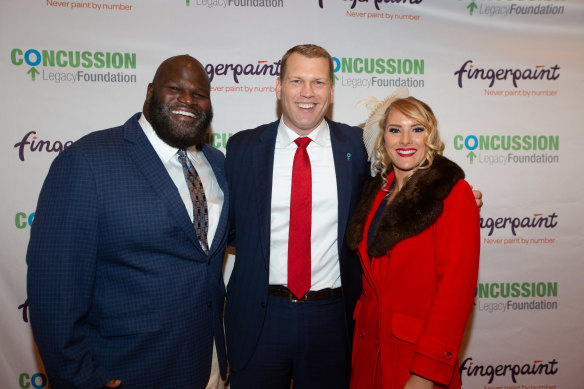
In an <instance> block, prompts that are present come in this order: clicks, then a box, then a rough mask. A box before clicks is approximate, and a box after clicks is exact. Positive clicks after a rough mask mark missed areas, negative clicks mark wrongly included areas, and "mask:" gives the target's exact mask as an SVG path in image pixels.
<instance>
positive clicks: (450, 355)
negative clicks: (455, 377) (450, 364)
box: [444, 351, 452, 360]
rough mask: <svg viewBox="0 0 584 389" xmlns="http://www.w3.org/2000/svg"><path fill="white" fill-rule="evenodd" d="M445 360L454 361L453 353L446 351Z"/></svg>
mask: <svg viewBox="0 0 584 389" xmlns="http://www.w3.org/2000/svg"><path fill="white" fill-rule="evenodd" d="M444 358H446V359H447V360H448V359H452V353H451V352H450V351H446V352H445V353H444Z"/></svg>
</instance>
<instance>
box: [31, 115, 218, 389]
mask: <svg viewBox="0 0 584 389" xmlns="http://www.w3.org/2000/svg"><path fill="white" fill-rule="evenodd" d="M139 115H140V114H136V115H134V116H133V117H132V118H131V119H130V120H128V121H127V122H126V123H125V124H124V125H123V126H120V127H116V128H112V129H109V130H104V131H98V132H95V133H92V134H89V135H87V136H85V137H83V138H81V139H80V140H79V141H77V142H75V143H74V144H73V145H72V146H71V147H69V148H68V149H67V150H65V151H63V152H62V153H61V154H60V155H59V156H58V157H57V158H56V159H55V161H54V162H53V164H52V166H51V169H50V171H49V174H48V176H47V178H46V180H45V183H44V185H43V188H42V190H41V194H40V197H39V202H38V206H37V210H36V216H35V220H34V223H33V226H32V230H31V238H30V243H29V247H28V253H27V262H28V285H27V289H28V299H29V310H30V319H31V325H32V329H33V334H34V338H35V340H36V343H37V345H38V349H39V352H40V355H41V358H42V360H43V362H44V364H45V368H46V371H47V375H48V376H49V378H50V380H51V382H52V385H53V388H55V389H58V388H83V389H92V388H101V387H102V386H103V385H104V384H105V383H106V382H107V381H108V380H109V379H111V378H119V379H121V380H122V381H123V383H122V387H123V388H124V389H129V388H141V389H144V388H173V389H176V388H204V387H205V385H206V382H207V380H208V377H209V372H210V365H211V355H212V342H213V337H214V338H215V341H216V343H217V350H218V354H219V362H220V367H221V371H222V373H223V375H224V374H225V372H226V356H225V342H224V336H223V325H222V321H221V317H222V313H223V306H224V299H225V286H224V284H223V277H222V272H221V270H222V264H223V256H224V249H225V245H226V241H227V237H228V236H227V235H228V217H227V216H228V215H227V214H228V204H229V193H228V191H227V183H226V179H225V171H224V157H223V154H222V153H221V152H220V151H218V150H215V149H213V148H212V147H210V146H208V145H204V146H203V152H204V153H205V156H206V157H207V159H208V160H209V162H210V164H211V166H212V168H213V171H214V173H215V176H216V177H217V180H218V183H219V185H220V187H221V189H222V190H223V192H224V195H225V201H224V207H223V210H222V212H221V217H220V221H219V225H218V228H217V232H216V234H215V238H214V240H213V242H212V245H211V248H210V253H209V255H208V256H206V255H205V254H204V253H203V251H202V249H201V247H200V245H199V243H198V239H197V237H196V233H195V230H194V228H193V225H192V222H191V220H190V218H189V216H188V214H187V211H186V209H185V206H184V204H183V202H182V200H181V198H180V196H179V193H178V190H177V188H176V186H175V185H174V184H173V182H172V180H171V178H170V177H169V175H168V173H167V171H166V169H165V168H164V166H163V165H162V163H161V161H160V159H159V157H158V155H157V154H156V152H155V151H154V149H153V148H152V146H151V144H150V142H149V141H148V139H147V138H146V136H145V135H144V132H143V131H142V129H141V128H140V125H139V124H138V118H139Z"/></svg>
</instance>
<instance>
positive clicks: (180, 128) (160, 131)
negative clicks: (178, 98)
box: [148, 93, 213, 150]
mask: <svg viewBox="0 0 584 389" xmlns="http://www.w3.org/2000/svg"><path fill="white" fill-rule="evenodd" d="M181 108H188V110H189V111H193V110H194V111H195V114H196V117H197V118H196V120H195V121H194V122H192V123H181V122H178V121H173V120H172V118H171V115H172V114H171V111H174V110H180V109H181ZM148 119H149V120H150V124H151V125H152V128H153V129H154V131H155V132H156V135H158V137H159V138H160V139H162V140H163V141H164V142H165V143H166V144H168V145H170V146H172V147H176V148H178V149H185V150H186V149H188V148H189V147H191V146H194V145H197V146H199V145H202V144H203V143H205V141H206V135H207V128H209V124H211V120H212V119H213V108H211V107H209V110H208V111H203V110H202V109H199V108H197V107H193V106H186V105H184V104H174V105H172V104H160V103H159V102H158V96H156V94H155V93H152V96H151V98H150V102H149V104H148Z"/></svg>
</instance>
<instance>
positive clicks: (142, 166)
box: [124, 114, 205, 256]
mask: <svg viewBox="0 0 584 389" xmlns="http://www.w3.org/2000/svg"><path fill="white" fill-rule="evenodd" d="M139 115H140V114H137V115H135V116H134V117H133V118H132V119H130V120H129V121H127V122H126V124H125V125H124V137H125V139H126V141H127V145H128V154H129V155H130V158H132V159H133V160H134V162H136V165H137V166H138V169H139V170H140V172H141V173H142V175H143V176H144V178H145V179H146V181H148V182H149V183H150V185H151V186H152V188H153V189H154V191H155V192H156V193H157V194H158V196H160V199H161V200H162V201H163V202H164V203H165V204H166V207H167V209H168V211H169V213H170V214H171V215H172V217H173V218H174V220H176V222H177V223H178V224H179V225H180V227H181V228H182V229H183V231H184V232H185V234H186V235H187V236H188V237H189V239H190V240H191V241H192V242H193V243H194V245H195V246H196V247H197V249H198V250H199V251H200V252H201V254H202V255H203V256H204V255H205V254H204V252H203V250H202V249H201V246H200V244H199V240H198V238H197V235H196V232H195V229H194V228H193V223H192V222H191V219H190V217H189V215H188V213H187V211H186V209H185V206H184V203H183V202H182V199H181V197H180V195H179V193H178V189H177V188H176V185H175V184H174V182H172V179H171V178H170V176H169V175H168V172H167V171H166V168H165V167H164V165H163V164H162V162H161V161H160V158H159V157H158V154H156V151H155V150H154V148H153V147H152V145H151V144H150V141H148V138H147V137H146V135H145V134H144V131H142V128H141V127H140V124H139V123H138V118H139V117H140V116H139Z"/></svg>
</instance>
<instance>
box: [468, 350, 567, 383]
mask: <svg viewBox="0 0 584 389" xmlns="http://www.w3.org/2000/svg"><path fill="white" fill-rule="evenodd" d="M557 373H558V361H557V360H556V359H555V358H554V359H552V360H551V361H549V362H545V363H544V361H543V360H534V361H533V363H525V364H523V365H519V364H510V363H508V364H505V363H503V364H499V365H482V364H478V363H475V362H473V359H472V358H470V357H469V358H466V359H465V360H464V361H463V362H462V364H461V365H460V379H461V381H463V377H479V376H480V377H488V379H489V380H488V382H487V383H488V384H490V383H492V382H493V381H494V379H495V377H507V376H511V380H512V381H513V383H517V378H518V377H520V376H526V375H530V376H534V375H539V376H550V375H556V374H557Z"/></svg>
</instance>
